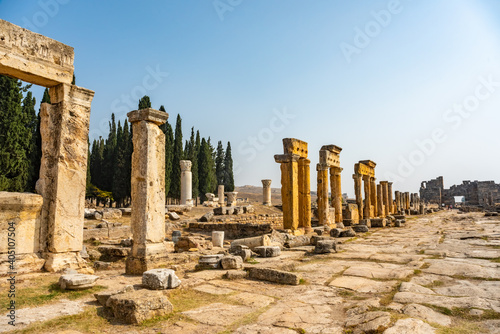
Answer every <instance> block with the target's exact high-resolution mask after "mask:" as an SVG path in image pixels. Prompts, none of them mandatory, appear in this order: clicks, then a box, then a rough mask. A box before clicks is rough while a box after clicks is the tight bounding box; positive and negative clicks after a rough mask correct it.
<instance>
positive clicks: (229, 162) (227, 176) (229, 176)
mask: <svg viewBox="0 0 500 334" xmlns="http://www.w3.org/2000/svg"><path fill="white" fill-rule="evenodd" d="M224 189H225V190H226V191H234V175H233V157H232V155H231V143H230V142H227V147H226V156H225V158H224Z"/></svg>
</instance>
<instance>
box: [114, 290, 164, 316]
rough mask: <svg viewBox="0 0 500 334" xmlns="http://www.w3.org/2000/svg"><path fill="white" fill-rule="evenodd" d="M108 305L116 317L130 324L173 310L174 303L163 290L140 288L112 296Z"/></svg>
mask: <svg viewBox="0 0 500 334" xmlns="http://www.w3.org/2000/svg"><path fill="white" fill-rule="evenodd" d="M106 305H107V306H108V307H110V308H111V309H112V310H113V314H114V316H115V318H116V319H117V320H119V321H122V322H125V323H129V324H139V323H141V322H143V321H144V320H147V319H151V318H153V317H156V316H163V315H167V314H169V313H171V312H172V311H173V306H172V304H171V303H170V302H169V301H168V299H167V297H165V295H164V294H163V292H161V291H151V290H146V289H144V290H138V291H133V292H126V293H122V294H116V295H113V296H111V297H110V298H109V299H108V301H107V303H106Z"/></svg>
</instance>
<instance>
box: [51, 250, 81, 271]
mask: <svg viewBox="0 0 500 334" xmlns="http://www.w3.org/2000/svg"><path fill="white" fill-rule="evenodd" d="M45 257H46V260H45V265H44V269H45V270H47V271H51V272H58V271H61V270H63V269H65V268H74V269H79V268H86V267H87V262H86V261H85V260H84V259H83V258H82V257H81V256H80V252H66V253H47V254H46V255H45Z"/></svg>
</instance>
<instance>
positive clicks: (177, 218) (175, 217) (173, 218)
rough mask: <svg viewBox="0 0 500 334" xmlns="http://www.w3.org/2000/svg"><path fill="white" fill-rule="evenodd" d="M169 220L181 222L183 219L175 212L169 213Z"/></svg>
mask: <svg viewBox="0 0 500 334" xmlns="http://www.w3.org/2000/svg"><path fill="white" fill-rule="evenodd" d="M168 219H170V220H179V219H181V217H179V215H178V214H177V213H175V212H169V213H168Z"/></svg>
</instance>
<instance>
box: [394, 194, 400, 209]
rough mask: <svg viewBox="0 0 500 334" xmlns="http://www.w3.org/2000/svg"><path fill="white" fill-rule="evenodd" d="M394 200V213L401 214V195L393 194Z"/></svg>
mask: <svg viewBox="0 0 500 334" xmlns="http://www.w3.org/2000/svg"><path fill="white" fill-rule="evenodd" d="M394 196H395V200H396V212H395V213H397V214H399V213H400V212H401V193H400V192H399V191H395V192H394Z"/></svg>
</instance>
